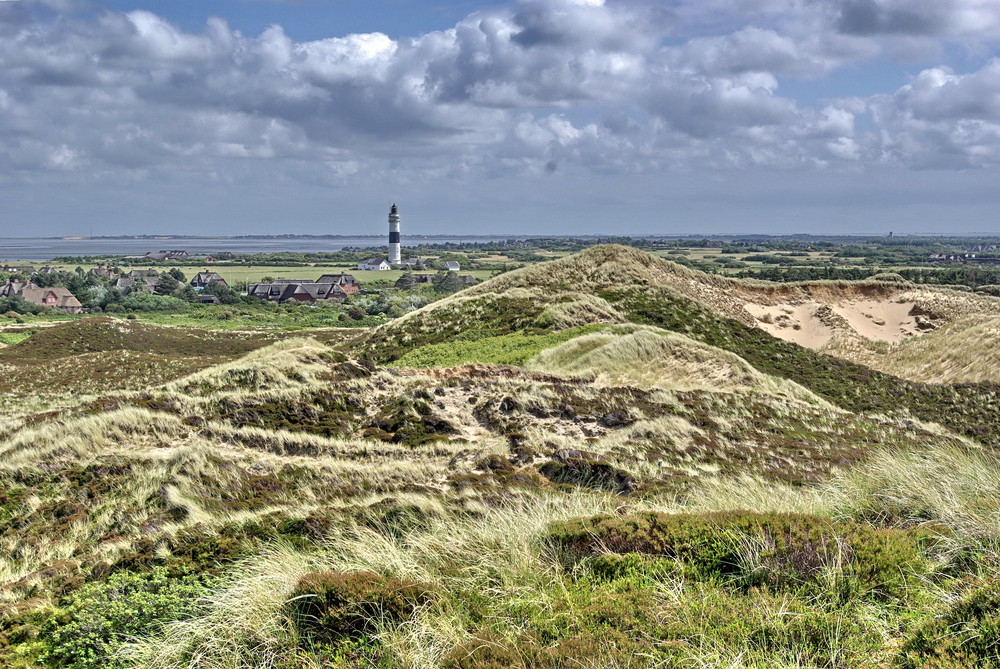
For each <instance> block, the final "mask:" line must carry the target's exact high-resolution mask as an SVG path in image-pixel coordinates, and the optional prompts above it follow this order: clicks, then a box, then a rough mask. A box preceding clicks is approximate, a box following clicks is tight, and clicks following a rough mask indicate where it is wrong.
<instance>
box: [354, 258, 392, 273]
mask: <svg viewBox="0 0 1000 669" xmlns="http://www.w3.org/2000/svg"><path fill="white" fill-rule="evenodd" d="M358 269H360V270H369V271H379V270H387V269H392V265H390V264H389V261H388V260H386V259H385V258H369V259H368V260H362V261H361V262H359V263H358Z"/></svg>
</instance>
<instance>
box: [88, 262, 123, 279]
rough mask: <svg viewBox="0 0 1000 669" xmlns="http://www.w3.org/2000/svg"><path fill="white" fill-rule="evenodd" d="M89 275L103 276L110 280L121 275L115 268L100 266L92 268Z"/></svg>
mask: <svg viewBox="0 0 1000 669" xmlns="http://www.w3.org/2000/svg"><path fill="white" fill-rule="evenodd" d="M88 273H89V274H93V275H94V276H103V277H105V278H108V279H110V278H111V277H113V276H118V275H119V274H120V272H119V271H118V270H117V269H115V268H114V267H108V266H105V265H98V266H97V267H91V268H90V272H88Z"/></svg>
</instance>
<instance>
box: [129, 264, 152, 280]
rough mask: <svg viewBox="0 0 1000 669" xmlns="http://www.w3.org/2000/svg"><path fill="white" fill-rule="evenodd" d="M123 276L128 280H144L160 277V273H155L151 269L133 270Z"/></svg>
mask: <svg viewBox="0 0 1000 669" xmlns="http://www.w3.org/2000/svg"><path fill="white" fill-rule="evenodd" d="M125 276H127V277H128V278H130V279H144V278H146V277H150V276H153V277H158V276H160V273H159V272H157V271H156V270H155V269H153V268H152V267H150V268H149V269H134V270H132V271H130V272H127V273H126V274H125Z"/></svg>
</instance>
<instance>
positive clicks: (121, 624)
mask: <svg viewBox="0 0 1000 669" xmlns="http://www.w3.org/2000/svg"><path fill="white" fill-rule="evenodd" d="M206 588H207V582H206V579H205V578H204V577H202V576H185V577H182V578H173V579H172V578H170V577H169V576H168V574H167V572H166V570H163V569H155V570H153V571H151V572H147V573H143V574H139V573H130V572H122V573H119V574H115V575H114V576H112V577H111V578H109V579H108V580H107V581H104V582H100V583H89V584H87V585H84V586H83V587H81V588H80V589H79V590H77V591H75V592H74V593H72V594H71V595H69V596H68V597H66V598H65V599H64V601H63V602H61V605H60V607H59V608H57V609H56V610H55V611H54V612H53V613H52V615H51V616H50V617H49V619H48V620H47V621H45V623H43V624H42V627H41V631H40V634H39V637H40V640H41V641H42V643H43V645H44V646H45V648H46V650H45V651H43V653H42V654H41V658H40V659H41V660H42V661H43V662H45V663H46V664H48V665H52V666H58V667H64V668H65V669H111V668H116V667H126V666H129V663H128V662H126V661H125V660H124V659H118V658H115V657H114V653H115V651H116V649H117V648H118V647H119V646H120V645H122V644H123V643H125V642H127V641H128V640H129V639H130V638H131V637H136V636H139V635H144V634H149V633H152V632H155V631H156V629H157V628H158V627H159V626H161V625H162V624H164V623H166V622H169V621H172V620H177V619H180V618H185V617H188V616H191V615H193V614H194V613H196V612H197V611H198V610H199V608H200V604H199V602H198V598H199V597H200V596H201V595H202V594H203V593H204V592H205V591H206Z"/></svg>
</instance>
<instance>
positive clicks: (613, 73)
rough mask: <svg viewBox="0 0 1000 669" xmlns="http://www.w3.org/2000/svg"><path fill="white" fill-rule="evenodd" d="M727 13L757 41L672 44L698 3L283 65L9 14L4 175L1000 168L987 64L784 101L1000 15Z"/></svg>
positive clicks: (383, 44)
mask: <svg viewBox="0 0 1000 669" xmlns="http://www.w3.org/2000/svg"><path fill="white" fill-rule="evenodd" d="M728 4H730V5H731V10H732V11H730V12H729V13H728V14H727V16H728V17H729V20H731V21H732V20H735V19H734V18H733V17H739V16H740V13H741V12H743V13H745V14H746V15H747V16H750V15H754V16H757V17H758V18H761V19H762V21H763V23H762V24H761V25H757V24H755V22H752V21H749V20H741V21H736V23H737V25H735V26H733V27H732V29H731V30H728V31H723V32H719V33H714V34H712V35H710V36H704V35H701V34H695V35H688V36H685V34H686V33H688V32H691V31H695V32H697V31H696V28H698V27H699V26H701V25H702V24H703V23H705V22H707V21H709V17H708V14H706V13H705V12H706V11H707V10H706V7H708V8H711V7H712V6H713V3H712V2H705V3H694V2H689V3H685V2H680V3H677V4H676V5H675V6H673V7H672V8H671V10H670V11H666V10H664V8H663V5H662V3H655V2H649V3H645V2H639V1H637V2H629V3H626V2H612V1H611V0H608V2H604V1H602V0H520V1H519V2H514V3H512V4H509V5H506V6H499V7H493V8H489V9H483V10H481V11H479V12H475V13H473V14H471V15H469V16H468V17H467V18H465V19H463V20H462V21H460V22H458V23H457V24H456V25H455V26H453V27H451V28H449V29H447V30H441V31H436V32H431V33H427V34H424V35H420V36H418V37H415V38H407V39H399V40H394V39H391V38H390V37H388V36H387V35H384V34H381V33H370V34H352V35H336V36H331V37H329V38H327V39H321V40H316V41H308V42H298V41H296V40H294V39H292V38H291V37H290V36H289V35H288V34H286V32H285V31H284V30H283V29H282V28H281V27H280V26H277V25H275V26H271V27H270V28H268V29H266V30H265V31H263V32H262V33H261V34H259V35H255V36H247V35H243V34H242V33H240V32H239V31H236V30H233V29H232V28H231V27H230V26H229V25H228V24H227V23H226V22H225V21H224V20H222V19H211V20H210V21H209V22H208V23H207V24H206V26H205V27H204V29H203V30H201V31H200V32H196V33H192V32H186V31H184V30H181V29H180V28H178V27H177V26H176V25H174V24H172V23H171V22H169V21H167V20H166V19H164V18H163V17H162V16H159V15H157V14H155V13H151V12H147V11H134V12H128V13H118V12H111V11H106V12H103V13H100V14H99V15H97V16H96V18H95V17H94V16H93V15H92V14H88V13H73V12H66V13H64V14H62V15H59V16H57V18H56V19H52V18H48V15H46V14H43V13H39V12H34V11H33V10H32V9H31V7H29V6H28V5H27V3H10V2H3V3H0V31H2V33H3V39H2V40H0V111H2V114H0V135H2V137H3V141H2V142H0V168H2V169H0V172H3V173H7V174H8V175H9V174H15V173H22V174H23V173H29V172H33V171H35V172H45V171H60V172H77V173H81V174H83V173H86V174H97V173H101V172H105V171H109V170H112V171H113V170H121V171H124V172H128V173H131V174H143V173H144V172H145V171H149V170H161V171H162V170H169V169H172V168H176V169H184V170H191V169H199V166H203V167H204V169H206V170H214V171H218V165H219V162H220V161H223V162H224V163H225V164H227V165H232V164H234V163H238V162H240V161H244V162H246V161H261V162H266V161H282V160H283V161H296V164H302V165H314V166H315V168H316V169H317V170H321V171H322V172H323V173H324V174H328V175H329V177H330V178H331V179H339V180H349V179H363V178H372V177H373V175H378V174H386V173H388V172H391V171H393V170H396V171H398V172H399V173H405V174H407V176H408V178H419V175H420V174H425V175H429V176H432V177H434V178H439V177H441V175H452V176H455V175H458V176H468V175H470V174H474V173H478V174H482V175H487V176H491V175H494V176H495V175H512V174H550V175H551V174H553V173H555V172H558V173H560V174H561V173H564V172H566V171H567V169H568V168H569V167H570V166H576V167H578V168H579V169H581V170H586V171H589V172H592V173H597V174H602V173H611V172H616V173H634V172H653V173H656V172H658V171H663V170H676V169H690V168H694V167H698V166H702V167H708V168H717V167H724V168H728V169H742V168H747V167H751V166H769V167H776V168H789V167H803V166H805V167H808V168H810V169H825V168H828V167H830V166H831V165H838V164H839V165H855V164H859V163H866V162H867V163H873V162H880V161H892V162H896V163H901V164H907V163H909V162H913V164H917V165H920V166H924V165H927V164H940V165H951V166H968V165H987V164H992V163H993V162H995V161H996V160H997V158H998V155H997V151H996V147H997V146H998V145H1000V140H998V136H997V132H996V124H997V120H998V119H1000V65H998V64H997V61H992V62H991V63H989V64H988V65H986V66H985V67H983V68H982V69H981V70H979V71H978V72H975V73H972V74H966V75H960V74H956V73H955V72H953V71H951V70H949V69H947V68H946V67H938V68H928V69H926V70H925V71H923V72H921V73H920V74H919V75H917V76H916V77H914V78H913V80H912V81H911V82H910V83H909V84H907V85H905V86H903V87H901V88H900V89H899V90H898V91H896V92H895V93H891V94H890V93H886V94H884V95H882V96H876V97H874V98H871V99H867V100H865V99H861V100H859V99H833V100H826V101H822V102H820V103H816V102H815V101H813V100H805V101H797V100H795V99H793V98H792V97H790V96H786V95H783V94H782V92H783V86H784V81H785V80H788V79H812V80H817V79H822V78H823V77H824V76H827V75H828V74H829V73H831V72H833V71H835V70H837V69H838V68H840V67H843V66H845V65H850V64H856V63H857V62H859V61H861V60H864V59H869V58H874V57H876V56H877V54H879V53H880V48H881V47H880V43H879V42H878V41H877V39H876V36H877V35H880V34H906V35H921V36H927V35H946V36H949V37H951V38H955V36H962V35H972V36H974V37H975V38H976V39H980V38H983V37H986V36H990V35H993V34H994V33H995V30H996V24H997V16H995V15H996V14H998V13H1000V10H996V7H995V3H987V2H985V1H978V0H948V2H935V3H931V2H929V1H928V2H915V3H914V2H903V1H902V0H898V1H897V0H838V1H837V2H832V0H831V2H827V3H815V2H808V1H806V0H743V1H742V2H739V3H728ZM34 6H37V3H36V5H34ZM720 6H721V5H720ZM995 10H996V11H995ZM778 17H785V18H778ZM788 17H791V18H788ZM768 22H769V23H768ZM717 23H718V22H717ZM859 128H860V130H859ZM887 133H888V136H889V137H890V139H886V136H887ZM892 137H895V139H891V138H892ZM936 152H939V153H940V154H941V155H943V156H945V157H944V158H942V159H941V160H939V161H937V162H935V161H934V159H933V157H934V156H935V155H937V154H936ZM956 156H957V158H956ZM305 172H308V170H303V173H305Z"/></svg>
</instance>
